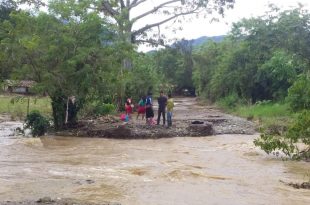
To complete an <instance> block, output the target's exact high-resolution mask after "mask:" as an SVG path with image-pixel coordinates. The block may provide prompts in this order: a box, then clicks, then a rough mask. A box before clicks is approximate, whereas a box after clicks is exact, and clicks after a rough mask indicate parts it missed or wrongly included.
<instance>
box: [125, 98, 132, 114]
mask: <svg viewBox="0 0 310 205" xmlns="http://www.w3.org/2000/svg"><path fill="white" fill-rule="evenodd" d="M132 107H133V105H132V103H131V99H130V98H127V100H126V103H125V111H126V115H128V117H130V116H131V113H132Z"/></svg>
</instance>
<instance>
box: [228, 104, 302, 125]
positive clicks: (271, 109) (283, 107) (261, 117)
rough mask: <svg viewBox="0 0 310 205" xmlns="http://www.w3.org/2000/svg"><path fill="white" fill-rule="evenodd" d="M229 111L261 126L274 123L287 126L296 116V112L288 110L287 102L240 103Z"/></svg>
mask: <svg viewBox="0 0 310 205" xmlns="http://www.w3.org/2000/svg"><path fill="white" fill-rule="evenodd" d="M231 112H232V113H233V114H235V115H238V116H241V117H244V118H247V119H249V120H252V121H256V122H258V123H259V125H260V126H261V127H262V128H267V127H270V126H271V125H275V124H276V125H278V126H287V125H288V124H290V123H291V122H292V121H293V119H294V118H295V116H296V114H294V113H292V112H291V111H290V108H289V105H288V104H278V103H267V104H255V105H248V106H245V105H242V106H237V107H235V108H234V109H233V110H232V111H231Z"/></svg>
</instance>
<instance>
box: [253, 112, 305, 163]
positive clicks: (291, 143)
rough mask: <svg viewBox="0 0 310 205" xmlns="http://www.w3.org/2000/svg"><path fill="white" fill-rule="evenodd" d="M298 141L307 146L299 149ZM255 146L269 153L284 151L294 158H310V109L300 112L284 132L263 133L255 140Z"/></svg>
mask: <svg viewBox="0 0 310 205" xmlns="http://www.w3.org/2000/svg"><path fill="white" fill-rule="evenodd" d="M297 143H303V144H304V145H305V146H306V148H305V149H303V150H299V147H298V146H297ZM254 144H255V146H258V147H260V148H261V149H262V150H264V151H265V152H266V153H267V154H270V153H274V152H277V151H278V150H280V151H282V152H283V153H284V154H285V155H287V156H289V157H292V158H294V159H300V158H303V159H309V158H310V111H309V110H305V111H303V112H302V113H300V114H299V116H298V118H297V120H296V121H295V122H294V123H293V125H292V126H290V127H289V128H288V130H287V131H286V132H285V133H284V134H283V135H280V133H272V134H268V133H266V132H265V133H263V134H261V136H260V138H258V139H255V140H254Z"/></svg>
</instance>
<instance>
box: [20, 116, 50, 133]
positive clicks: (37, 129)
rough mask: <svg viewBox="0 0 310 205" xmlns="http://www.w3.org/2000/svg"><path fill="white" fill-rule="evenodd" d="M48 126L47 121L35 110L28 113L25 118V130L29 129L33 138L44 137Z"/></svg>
mask: <svg viewBox="0 0 310 205" xmlns="http://www.w3.org/2000/svg"><path fill="white" fill-rule="evenodd" d="M49 125H50V124H49V121H48V119H47V118H45V117H44V116H42V115H41V114H40V112H39V111H37V110H34V111H32V112H30V113H29V114H28V115H27V116H26V120H25V128H30V129H31V131H32V136H33V137H37V136H42V135H44V134H45V133H46V132H47V129H48V127H49Z"/></svg>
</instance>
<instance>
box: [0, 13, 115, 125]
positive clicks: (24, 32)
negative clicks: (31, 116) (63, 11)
mask: <svg viewBox="0 0 310 205" xmlns="http://www.w3.org/2000/svg"><path fill="white" fill-rule="evenodd" d="M54 11H55V12H56V10H54ZM55 14H56V13H55ZM12 19H13V21H14V23H8V22H7V23H6V24H4V29H6V30H7V31H8V33H9V36H7V37H6V38H5V39H3V40H2V41H1V44H2V45H5V46H6V47H7V48H8V49H10V50H11V53H12V55H11V56H10V58H11V59H12V60H13V61H14V62H15V63H16V64H15V69H14V75H15V76H16V77H17V78H20V79H31V80H35V81H36V82H38V84H37V86H36V88H37V89H38V91H40V92H46V93H48V94H49V96H50V97H51V100H52V108H53V117H54V125H55V127H56V128H57V129H61V128H64V127H65V126H66V125H73V124H75V123H76V117H77V111H78V110H79V109H80V108H81V107H82V106H83V104H84V103H85V100H87V98H88V97H90V96H91V93H92V92H97V89H96V90H94V89H92V88H93V87H98V86H100V85H102V83H103V82H104V78H105V76H104V73H105V72H108V71H107V70H108V69H109V68H110V66H111V64H113V61H109V60H111V58H109V55H110V54H111V52H110V51H108V50H107V49H105V47H104V46H102V44H104V43H105V42H107V41H108V40H109V39H104V38H105V35H102V34H103V31H104V29H103V28H104V27H103V24H102V19H101V18H100V17H99V16H98V15H97V13H93V12H81V15H79V17H78V18H77V17H76V16H75V17H74V16H70V17H69V18H67V19H64V18H58V17H56V15H52V14H46V13H40V14H39V15H35V16H34V15H31V14H29V13H27V12H19V13H16V14H14V15H12ZM71 96H75V97H76V98H75V99H73V98H72V97H71ZM67 111H68V112H67Z"/></svg>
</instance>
